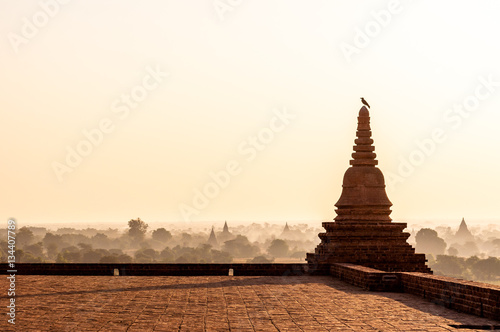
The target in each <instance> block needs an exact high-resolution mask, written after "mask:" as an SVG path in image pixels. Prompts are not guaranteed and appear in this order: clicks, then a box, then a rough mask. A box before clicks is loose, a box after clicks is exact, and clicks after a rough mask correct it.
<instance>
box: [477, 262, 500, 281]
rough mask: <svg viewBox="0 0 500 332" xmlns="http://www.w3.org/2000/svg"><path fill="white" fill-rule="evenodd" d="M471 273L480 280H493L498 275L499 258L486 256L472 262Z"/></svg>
mask: <svg viewBox="0 0 500 332" xmlns="http://www.w3.org/2000/svg"><path fill="white" fill-rule="evenodd" d="M471 270H472V273H474V275H475V276H476V278H477V279H480V280H495V279H497V278H499V277H500V259H498V258H496V257H488V258H486V259H481V260H478V261H477V262H475V263H474V264H472V266H471Z"/></svg>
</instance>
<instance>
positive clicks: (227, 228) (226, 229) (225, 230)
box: [222, 221, 229, 233]
mask: <svg viewBox="0 0 500 332" xmlns="http://www.w3.org/2000/svg"><path fill="white" fill-rule="evenodd" d="M222 233H229V227H227V221H224V228H223V229H222Z"/></svg>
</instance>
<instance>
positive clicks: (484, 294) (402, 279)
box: [330, 263, 500, 320]
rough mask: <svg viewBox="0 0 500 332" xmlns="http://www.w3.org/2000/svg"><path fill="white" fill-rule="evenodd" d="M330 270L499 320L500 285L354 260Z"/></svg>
mask: <svg viewBox="0 0 500 332" xmlns="http://www.w3.org/2000/svg"><path fill="white" fill-rule="evenodd" d="M330 273H331V274H332V275H333V276H334V277H336V278H339V279H340V280H343V281H346V282H348V283H350V284H353V285H356V286H358V287H362V288H364V289H367V290H371V291H393V292H394V291H398V292H404V293H409V294H414V295H418V296H421V297H423V298H424V299H426V300H429V301H431V302H434V303H436V304H439V305H443V306H445V307H447V308H450V309H453V310H456V311H458V312H464V313H468V314H472V315H476V316H479V317H487V318H491V319H497V320H500V286H495V285H490V284H485V283H479V282H474V281H466V280H461V279H455V278H450V277H443V276H435V275H432V274H428V273H418V272H396V273H387V272H384V271H380V270H375V269H372V268H369V267H364V266H358V265H354V264H340V263H337V264H332V266H331V267H330Z"/></svg>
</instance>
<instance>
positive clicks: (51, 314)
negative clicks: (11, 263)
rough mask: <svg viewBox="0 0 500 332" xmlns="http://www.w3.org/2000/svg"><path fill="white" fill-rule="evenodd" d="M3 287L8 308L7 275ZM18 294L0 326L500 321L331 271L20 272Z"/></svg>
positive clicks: (416, 327) (403, 326) (312, 326)
mask: <svg viewBox="0 0 500 332" xmlns="http://www.w3.org/2000/svg"><path fill="white" fill-rule="evenodd" d="M0 289H3V290H4V294H5V295H2V296H0V305H1V307H2V308H4V309H3V310H4V312H7V308H6V306H7V303H8V298H7V289H8V286H7V280H6V278H5V276H4V277H3V278H2V280H1V281H0ZM16 295H17V296H16V325H15V328H14V327H13V326H12V325H11V324H9V323H8V322H7V319H8V317H7V315H5V314H3V315H2V316H3V317H2V319H1V320H0V330H1V331H314V332H319V331H365V330H366V331H455V330H456V329H455V328H452V327H450V326H449V325H450V324H457V325H464V324H467V325H499V324H500V322H498V321H492V320H488V319H483V318H479V317H475V316H470V315H466V314H461V313H458V312H455V311H452V310H448V309H446V308H444V307H441V306H438V305H435V304H432V303H430V302H427V301H425V300H424V299H421V298H419V297H416V296H413V295H409V294H401V293H376V292H368V291H364V290H362V289H360V288H357V287H355V286H351V285H349V284H346V283H344V282H342V281H339V280H337V279H334V278H332V277H329V276H298V277H292V276H286V277H238V276H234V277H230V276H222V277H220V276H201V277H160V276H156V277H155V276H151V277H149V276H148V277H133V276H117V277H112V276H109V277H108V276H100V277H95V276H17V280H16ZM463 331H467V330H465V329H464V330H463ZM468 331H470V330H468Z"/></svg>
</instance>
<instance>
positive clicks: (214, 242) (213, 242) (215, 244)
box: [207, 226, 219, 248]
mask: <svg viewBox="0 0 500 332" xmlns="http://www.w3.org/2000/svg"><path fill="white" fill-rule="evenodd" d="M207 243H208V244H209V245H211V246H212V247H213V248H217V247H218V246H219V242H218V241H217V237H216V236H215V232H214V227H213V226H212V231H211V232H210V236H209V237H208V241H207Z"/></svg>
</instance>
